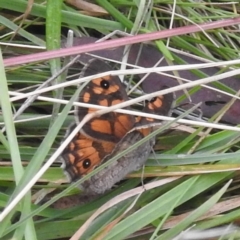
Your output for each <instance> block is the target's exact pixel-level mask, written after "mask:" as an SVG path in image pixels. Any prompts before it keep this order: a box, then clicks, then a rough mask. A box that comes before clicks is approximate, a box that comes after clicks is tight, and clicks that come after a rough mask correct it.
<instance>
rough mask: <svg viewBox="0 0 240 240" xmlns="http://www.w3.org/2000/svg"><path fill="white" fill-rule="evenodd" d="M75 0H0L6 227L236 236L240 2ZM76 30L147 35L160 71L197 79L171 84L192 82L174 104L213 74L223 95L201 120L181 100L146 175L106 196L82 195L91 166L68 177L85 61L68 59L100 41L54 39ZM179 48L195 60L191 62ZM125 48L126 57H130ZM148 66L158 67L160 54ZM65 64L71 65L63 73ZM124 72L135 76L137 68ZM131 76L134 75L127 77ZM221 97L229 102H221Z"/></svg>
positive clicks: (39, 231) (36, 232)
mask: <svg viewBox="0 0 240 240" xmlns="http://www.w3.org/2000/svg"><path fill="white" fill-rule="evenodd" d="M73 2H75V1H71V0H66V1H63V2H62V1H60V0H59V1H55V0H48V1H43V0H35V1H31V0H28V1H26V0H11V1H9V0H8V1H7V0H1V1H0V9H1V16H0V23H1V25H0V37H1V38H0V44H1V45H0V46H1V53H2V58H1V59H0V102H1V113H2V114H1V115H0V119H1V122H0V123H1V128H2V131H1V132H0V142H1V144H0V189H1V191H0V208H1V209H2V212H1V214H0V221H1V228H0V236H1V237H0V238H1V239H31V240H33V239H41V240H47V239H69V238H70V237H71V236H73V235H74V234H75V232H76V231H77V230H79V231H78V232H77V234H76V235H74V237H73V238H72V239H78V238H79V236H80V235H81V239H114V240H115V239H125V238H130V239H158V240H160V239H163V240H166V239H180V238H175V237H177V236H179V235H180V234H194V236H196V239H197V238H198V237H199V235H201V234H203V233H206V234H207V237H206V239H207V238H210V235H208V234H210V232H208V231H207V230H208V229H211V228H213V229H215V233H216V239H239V238H240V232H239V229H238V228H237V227H235V224H236V225H237V220H238V219H239V217H240V211H239V205H240V200H239V196H238V195H239V193H238V188H239V186H238V182H239V178H238V177H239V173H238V170H239V168H240V163H239V159H240V157H239V156H240V155H239V140H240V128H239V127H238V126H237V124H238V123H239V122H240V117H239V116H240V115H239V114H240V112H239V110H238V109H240V104H239V102H235V100H236V99H237V98H238V99H239V91H238V90H239V88H238V81H237V80H238V77H237V75H239V72H240V70H239V69H238V68H239V48H240V45H239V43H240V32H239V23H240V18H239V17H238V16H239V13H240V7H239V2H238V1H233V2H229V1H224V0H221V1H219V2H215V1H205V2H204V1H190V0H187V1H172V0H165V1H157V0H155V1H144V0H142V1H126V0H118V1H116V0H108V1H107V0H96V1H95V2H94V4H92V5H91V4H89V2H84V1H78V4H79V5H73ZM100 7H101V8H100ZM69 29H71V30H72V31H73V32H74V35H75V36H77V37H79V36H85V37H86V36H91V37H95V38H98V39H99V38H102V37H104V36H107V35H108V34H110V33H112V32H113V31H115V30H118V31H122V32H125V33H128V34H131V35H134V36H135V37H133V38H128V36H127V37H120V39H119V40H115V41H110V40H109V42H104V43H102V44H99V45H96V46H98V47H99V48H102V49H107V48H108V49H109V48H110V49H111V48H112V49H113V48H115V47H116V46H125V45H126V44H130V43H141V42H149V41H151V44H152V45H154V47H155V50H156V52H158V51H159V54H160V53H161V54H162V55H163V56H164V57H165V59H166V61H167V65H168V66H170V67H171V66H172V69H171V70H170V71H171V72H170V71H169V69H168V68H167V66H165V65H163V66H162V68H161V71H162V72H166V71H167V70H168V71H167V73H168V74H171V75H172V77H173V78H178V77H179V75H181V74H180V72H181V71H182V70H184V71H185V73H186V70H187V72H191V74H193V75H194V76H195V77H196V78H195V79H197V80H196V81H193V83H194V84H192V83H191V84H192V85H191V84H190V85H191V86H190V85H183V84H184V82H185V80H184V79H180V80H182V82H180V84H179V85H178V87H177V88H176V87H175V88H174V89H170V91H176V92H179V91H178V90H179V89H185V94H183V95H181V94H180V95H178V98H177V105H178V106H179V105H181V103H182V101H183V100H185V99H188V96H187V95H188V94H187V91H186V88H189V87H191V88H190V89H189V94H193V93H196V92H198V91H200V90H201V89H206V88H205V87H204V86H202V84H206V83H209V82H210V81H211V82H213V81H214V83H213V84H212V85H211V86H212V87H214V91H215V93H214V94H213V98H215V97H216V98H217V96H219V94H221V96H224V101H223V100H221V101H218V100H216V102H215V101H213V102H210V101H208V102H207V103H208V104H210V103H212V104H216V105H217V107H215V106H214V105H213V107H212V108H209V109H210V114H209V112H206V111H203V114H204V117H207V118H204V119H205V122H203V121H201V120H202V119H200V117H195V118H194V120H195V121H197V122H194V123H192V122H190V121H187V120H185V122H184V121H183V119H182V118H183V117H186V115H188V114H189V112H185V114H179V113H177V111H175V114H174V117H175V118H177V120H179V119H182V122H181V124H180V123H179V125H176V121H177V120H176V119H175V120H171V121H170V122H168V123H167V125H165V127H167V128H168V129H169V130H168V131H164V132H162V133H161V135H158V137H157V144H156V146H155V153H154V154H151V156H150V158H149V160H148V161H147V163H146V167H145V169H144V176H143V177H144V186H142V175H143V174H142V171H139V172H136V173H132V174H130V175H129V176H128V178H127V179H126V180H123V181H121V182H120V183H119V184H118V185H117V186H116V187H115V188H114V189H113V190H112V191H110V192H108V193H106V194H104V195H103V196H100V197H98V198H97V199H95V200H93V201H82V200H79V194H80V190H79V189H78V188H77V185H78V184H79V183H80V182H82V181H84V180H85V179H86V178H88V177H90V175H87V176H85V177H84V178H82V179H81V180H80V181H78V182H77V183H74V184H69V183H68V182H67V179H66V177H65V175H64V174H63V171H62V169H61V168H60V165H61V163H60V161H59V160H58V156H59V154H60V152H61V151H62V150H63V146H61V145H62V144H61V142H62V140H63V138H64V135H65V131H66V128H67V127H68V126H69V125H70V123H71V122H72V121H74V117H73V114H72V111H71V109H72V105H73V102H74V100H75V99H76V97H77V96H78V94H79V92H80V90H81V89H80V88H79V89H77V88H76V83H78V82H79V80H76V79H78V77H79V73H80V71H81V68H80V67H79V65H75V64H74V65H71V66H70V67H69V68H68V69H67V70H66V69H65V68H64V66H66V65H67V64H68V63H69V62H71V60H72V57H68V56H69V55H70V54H73V53H75V54H79V53H82V52H83V51H85V52H91V51H93V44H91V45H89V46H88V47H86V48H85V49H83V47H82V46H78V47H75V48H74V49H70V50H66V49H65V50H64V49H63V50H56V49H59V48H60V47H61V46H62V43H63V42H65V43H66V42H67V41H68V44H69V45H70V46H71V43H69V42H71V37H68V38H67V34H68V30H69ZM171 29H172V30H171ZM153 32H156V33H155V34H151V33H153ZM117 36H119V35H117ZM66 39H68V40H66ZM69 39H70V40H69ZM86 39H89V38H86ZM126 39H127V40H126ZM130 40H131V42H130ZM89 41H90V40H89ZM99 48H98V49H99ZM151 49H152V48H151ZM52 50H56V51H52ZM151 54H152V52H151ZM151 54H150V56H148V58H149V59H147V61H146V62H148V63H149V62H150V60H151V56H153V55H151ZM63 56H66V57H65V58H60V57H63ZM159 56H160V55H159ZM182 56H187V57H190V58H191V59H194V60H191V61H190V62H187V63H186V58H185V57H182ZM118 57H119V56H118ZM127 57H128V54H125V55H124V57H123V59H119V60H120V62H128V59H127ZM130 57H131V56H130ZM196 61H197V62H196ZM196 63H198V66H197V65H192V64H196ZM179 64H180V66H178V65H179ZM201 64H202V65H201ZM160 66H161V64H160ZM145 67H146V68H150V67H151V71H157V70H158V71H159V69H156V67H155V66H153V65H148V66H145ZM203 67H204V68H205V70H204V69H202V68H203ZM213 68H214V69H217V71H215V70H213ZM61 69H64V70H65V71H62V72H61V74H60V75H59V74H58V73H59V72H60V71H61ZM206 69H207V70H206ZM140 71H141V69H139V73H140ZM145 72H146V73H147V72H149V69H147V70H145ZM116 73H119V72H117V71H116ZM120 73H122V74H123V75H124V74H125V73H127V74H128V76H129V75H131V73H132V71H131V70H127V71H124V70H121V71H120ZM52 76H55V77H54V78H51V77H52ZM66 76H67V77H66ZM141 76H142V75H141ZM181 76H182V75H181ZM191 76H192V75H191ZM182 78H186V79H187V78H188V77H187V76H186V75H184V77H182ZM129 79H130V80H131V77H129V78H128V80H129ZM222 79H225V80H226V79H227V81H223V82H220V81H219V80H222ZM74 80H76V81H74ZM135 80H136V79H134V81H129V82H130V83H131V84H129V86H128V87H129V88H131V89H132V88H133V86H134V85H135V84H136V82H137V80H136V81H135ZM189 80H192V79H189ZM193 85H194V86H193ZM148 87H149V86H148V85H147V84H145V88H148ZM150 88H151V87H150ZM137 89H138V90H136V91H134V92H133V93H131V98H133V99H136V103H137V102H138V99H137V96H139V92H140V91H141V88H139V87H138V88H137ZM151 90H155V89H153V87H152V89H151ZM208 94H209V93H208V92H207V91H203V95H201V96H202V98H204V99H200V100H199V102H200V101H202V102H203V104H206V101H205V98H207V96H208ZM225 96H228V98H226V99H228V100H227V101H226V103H227V104H222V103H225ZM229 96H230V97H229ZM232 97H234V98H233V99H232ZM63 100H65V101H63ZM197 100H198V99H197ZM238 101H239V100H238ZM195 102H196V101H195ZM218 103H220V107H219V105H218ZM221 104H222V105H221ZM234 104H235V105H234ZM233 106H235V108H233ZM231 107H232V108H231ZM190 108H191V107H190ZM228 109H230V111H228ZM19 111H21V112H19ZM191 111H192V109H190V112H191ZM211 113H212V114H211ZM213 113H214V114H213ZM234 114H235V115H234ZM223 119H224V121H223ZM226 122H227V124H226ZM162 130H163V129H162ZM59 146H60V147H59ZM112 161H114V160H112ZM97 171H99V169H96V170H95V171H94V172H93V173H91V175H93V174H95V173H96V172H97ZM30 188H31V190H29V189H30ZM66 196H67V197H66ZM69 196H70V197H69ZM62 197H64V198H63V199H64V200H61V198H62ZM11 204H12V205H11ZM7 206H8V207H7ZM4 209H5V210H4ZM210 210H211V211H210ZM8 211H9V212H8ZM5 213H6V215H5ZM231 224H232V225H231ZM217 227H218V229H217V230H216V228H217ZM184 237H186V235H184ZM181 239H184V238H181ZM192 239H194V238H193V237H192Z"/></svg>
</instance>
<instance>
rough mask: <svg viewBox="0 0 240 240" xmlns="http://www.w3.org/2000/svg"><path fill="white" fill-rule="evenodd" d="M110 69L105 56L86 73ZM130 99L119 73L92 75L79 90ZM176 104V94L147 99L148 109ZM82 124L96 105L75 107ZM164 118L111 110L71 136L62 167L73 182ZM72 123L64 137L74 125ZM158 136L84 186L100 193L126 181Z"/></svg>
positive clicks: (164, 110) (90, 99)
mask: <svg viewBox="0 0 240 240" xmlns="http://www.w3.org/2000/svg"><path fill="white" fill-rule="evenodd" d="M109 70H111V67H110V66H109V65H108V64H106V63H105V62H103V61H102V60H98V59H94V60H92V61H91V62H90V64H89V65H88V66H87V67H86V68H85V70H84V73H83V76H90V75H93V74H97V73H101V72H105V71H109ZM126 100H128V96H127V93H126V91H125V88H124V85H123V83H122V82H121V81H120V79H119V78H118V77H116V76H105V77H101V78H96V79H93V80H91V81H90V82H89V83H88V84H87V86H86V87H85V88H84V89H83V90H82V91H81V93H80V96H79V102H83V103H90V104H96V105H101V106H106V107H108V106H112V105H115V104H119V103H121V102H124V101H126ZM172 103H173V94H167V95H164V96H158V97H155V98H153V99H152V100H151V101H149V102H148V103H147V104H146V106H145V108H144V109H143V111H144V112H147V113H154V114H159V115H168V114H169V112H170V110H171V106H172ZM75 110H76V111H75V112H76V113H75V114H76V119H77V123H79V122H80V121H81V120H82V119H83V118H84V117H85V116H86V114H88V113H92V112H95V111H97V109H94V108H83V107H76V109H75ZM159 122H161V121H159V120H156V119H152V118H144V117H134V116H132V115H128V114H123V113H116V112H110V113H106V114H103V115H101V116H99V117H95V118H93V119H91V120H90V121H88V122H87V123H86V124H85V125H84V126H83V127H82V129H81V130H80V132H79V133H78V134H77V135H76V136H75V137H74V138H73V139H72V141H71V142H70V143H69V145H68V146H67V147H66V148H65V150H64V151H63V153H62V155H61V157H62V161H63V165H62V167H63V169H64V172H65V173H66V175H67V176H68V178H69V180H70V181H77V180H79V179H80V178H81V177H83V176H85V175H86V174H88V173H89V172H91V171H92V170H94V169H95V168H96V167H98V166H99V165H101V164H103V163H104V162H106V161H108V160H109V159H111V158H112V157H113V156H115V155H117V154H118V153H120V152H122V151H124V150H125V149H127V148H128V147H129V146H132V145H133V144H135V143H136V142H138V141H139V140H141V139H142V138H144V137H145V136H147V135H148V134H150V133H151V132H152V131H153V126H154V125H156V124H157V123H159ZM75 126H76V124H74V125H72V126H70V128H69V130H68V131H67V134H66V137H67V136H68V135H69V134H70V133H71V131H72V130H73V129H74V128H75ZM154 143H155V138H152V139H150V140H148V141H146V142H144V143H143V144H141V145H140V146H139V147H137V148H135V149H134V151H131V152H129V153H127V154H126V155H124V156H123V157H121V158H119V159H118V160H117V161H115V162H113V163H111V164H110V165H109V166H107V167H106V168H104V169H103V170H101V171H100V172H98V173H97V174H95V175H94V176H92V177H91V178H90V179H88V180H86V181H85V182H84V183H82V184H81V186H80V188H81V189H82V190H83V191H84V192H85V193H86V194H89V195H96V194H102V193H104V192H105V191H107V190H109V189H111V188H112V186H113V185H114V184H115V183H117V182H118V181H120V180H122V179H123V178H124V177H125V176H126V175H127V174H128V173H130V172H132V171H136V170H138V169H140V168H141V166H142V165H143V164H144V163H145V161H146V160H147V158H148V156H149V154H150V152H151V149H152V146H153V145H154Z"/></svg>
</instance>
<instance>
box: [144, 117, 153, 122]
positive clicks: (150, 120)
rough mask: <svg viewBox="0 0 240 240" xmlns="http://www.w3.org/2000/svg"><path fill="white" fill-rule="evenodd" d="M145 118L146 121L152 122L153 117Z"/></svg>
mask: <svg viewBox="0 0 240 240" xmlns="http://www.w3.org/2000/svg"><path fill="white" fill-rule="evenodd" d="M146 120H147V121H148V122H153V121H154V119H153V118H146Z"/></svg>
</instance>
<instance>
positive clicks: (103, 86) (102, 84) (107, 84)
mask: <svg viewBox="0 0 240 240" xmlns="http://www.w3.org/2000/svg"><path fill="white" fill-rule="evenodd" d="M101 87H102V88H103V89H108V88H109V82H108V81H106V80H104V79H103V80H102V81H101Z"/></svg>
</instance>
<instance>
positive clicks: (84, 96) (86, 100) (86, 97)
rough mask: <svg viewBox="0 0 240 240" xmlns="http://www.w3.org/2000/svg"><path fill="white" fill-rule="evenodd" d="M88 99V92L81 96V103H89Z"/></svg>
mask: <svg viewBox="0 0 240 240" xmlns="http://www.w3.org/2000/svg"><path fill="white" fill-rule="evenodd" d="M90 97H91V95H90V93H88V92H85V93H84V94H83V102H85V103H86V102H89V101H90Z"/></svg>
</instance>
